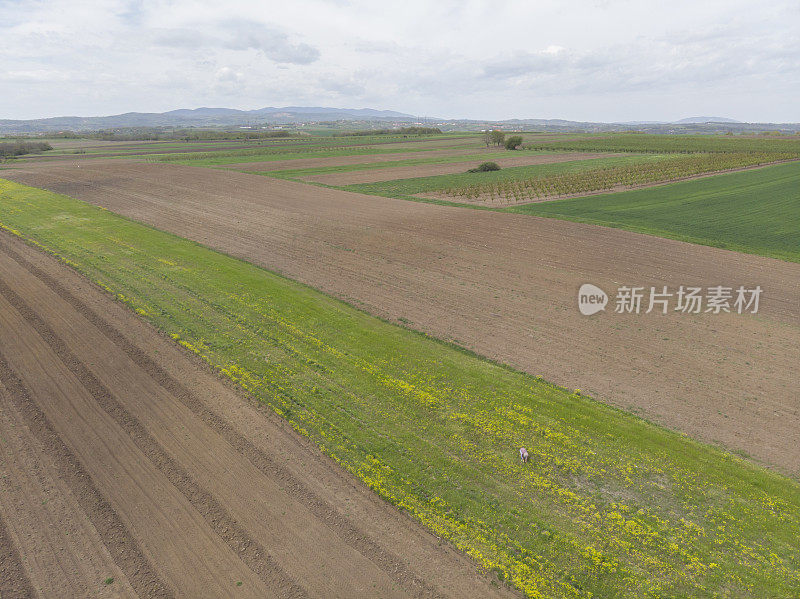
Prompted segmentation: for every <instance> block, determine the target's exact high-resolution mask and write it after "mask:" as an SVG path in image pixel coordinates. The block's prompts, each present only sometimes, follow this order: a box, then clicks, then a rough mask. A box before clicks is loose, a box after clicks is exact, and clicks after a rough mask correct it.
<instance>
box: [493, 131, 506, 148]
mask: <svg viewBox="0 0 800 599" xmlns="http://www.w3.org/2000/svg"><path fill="white" fill-rule="evenodd" d="M489 135H490V137H491V140H492V143H493V144H494V145H496V146H502V145H503V141H505V139H506V134H505V133H503V132H502V131H500V130H498V129H494V130H493V131H492V132H491V133H490V134H489Z"/></svg>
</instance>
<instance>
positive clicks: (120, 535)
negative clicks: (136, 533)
mask: <svg viewBox="0 0 800 599" xmlns="http://www.w3.org/2000/svg"><path fill="white" fill-rule="evenodd" d="M0 284H1V285H2V286H4V287H7V286H5V284H4V283H2V281H0ZM0 383H2V384H3V386H4V387H6V389H8V391H9V396H10V397H11V401H12V403H13V404H14V406H15V407H16V408H17V410H18V411H19V412H20V413H21V414H22V416H23V418H24V420H25V423H26V424H27V426H28V428H29V429H30V430H31V432H32V433H33V434H34V436H35V437H36V438H37V439H38V440H39V442H40V443H42V445H44V446H45V447H46V448H47V452H48V454H49V455H50V456H51V458H52V459H53V460H54V461H56V462H57V463H58V467H59V471H60V472H61V473H62V476H63V477H64V480H65V481H66V483H67V484H68V485H69V487H70V488H71V489H72V491H73V493H74V495H75V497H76V498H77V500H78V502H79V504H80V506H81V508H82V509H83V511H84V512H85V513H86V515H87V516H88V518H89V520H90V521H91V523H92V525H93V526H94V527H95V529H96V530H97V532H98V533H99V534H100V537H101V538H102V539H103V543H104V544H105V546H106V547H107V548H108V550H109V552H110V553H111V555H112V557H113V558H114V561H115V562H116V563H117V565H119V567H120V568H121V569H122V571H123V572H125V576H126V577H127V578H128V580H129V581H130V584H131V586H132V587H133V588H134V590H135V591H136V592H137V593H138V594H139V595H140V596H141V597H148V598H152V599H172V598H173V597H174V594H173V591H172V589H170V588H169V587H168V586H167V585H166V584H165V583H164V582H163V581H162V580H161V579H160V577H159V576H158V574H157V573H156V571H155V569H154V568H153V566H152V565H151V564H150V563H149V561H148V560H147V559H146V558H145V557H144V554H143V553H142V550H141V548H140V547H139V544H138V543H137V542H136V540H135V539H134V538H133V536H132V535H131V534H130V532H129V531H128V529H127V527H126V526H125V525H124V524H123V523H122V521H121V519H120V517H119V516H118V515H117V513H116V512H115V511H114V509H113V508H112V507H111V504H110V503H109V502H108V501H107V500H106V499H105V498H104V497H103V496H102V495H101V494H100V492H99V491H98V490H97V488H95V486H94V485H93V483H92V479H91V477H90V476H89V475H88V473H87V472H86V470H85V469H84V468H83V466H82V465H81V464H80V462H79V461H78V459H77V458H76V457H75V455H74V454H73V453H72V452H71V451H70V449H69V448H68V447H67V446H66V444H65V443H64V442H63V441H62V439H61V438H60V437H59V435H58V433H56V431H55V429H54V428H53V426H52V424H51V423H50V421H49V419H48V418H47V416H46V415H45V414H44V412H42V410H41V409H40V408H39V407H38V405H37V404H36V402H35V401H34V400H33V399H32V398H31V396H30V393H29V392H28V389H27V388H26V386H25V385H24V383H23V382H22V379H21V378H20V377H19V376H18V375H17V374H16V373H15V372H14V371H13V370H12V369H11V366H10V365H9V363H8V361H7V360H6V357H5V356H4V355H3V353H2V351H0Z"/></svg>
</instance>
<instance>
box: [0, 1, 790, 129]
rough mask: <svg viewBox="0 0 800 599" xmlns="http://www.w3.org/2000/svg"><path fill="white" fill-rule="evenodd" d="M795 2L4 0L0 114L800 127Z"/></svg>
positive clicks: (0, 31)
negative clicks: (400, 114) (228, 112)
mask: <svg viewBox="0 0 800 599" xmlns="http://www.w3.org/2000/svg"><path fill="white" fill-rule="evenodd" d="M798 32H800V5H798V4H797V3H796V1H794V0H775V1H771V2H769V3H761V4H759V5H757V6H754V5H753V4H752V3H751V2H749V1H745V0H705V1H702V2H698V1H697V0H674V1H673V2H671V3H655V2H634V1H633V0H602V1H599V0H585V1H578V0H576V1H574V2H571V3H564V2H561V1H559V0H537V2H535V3H533V2H512V1H497V0H495V1H489V0H486V1H482V0H466V1H459V2H456V1H441V2H435V3H432V2H427V1H423V0H404V1H402V2H400V1H394V0H383V1H382V2H374V1H367V0H351V1H349V2H345V1H331V2H326V1H323V0H295V1H293V2H285V3H274V2H269V3H265V2H262V1H260V0H228V1H226V2H218V1H211V0H137V1H127V0H111V1H89V0H69V1H68V0H38V1H30V2H29V1H25V2H9V1H8V0H5V1H3V0H0V36H2V39H3V42H4V43H3V45H4V50H3V60H2V62H0V89H1V90H2V93H0V118H33V117H39V116H53V115H59V114H81V115H95V114H113V113H119V112H126V111H130V110H140V111H161V110H170V109H173V108H180V107H187V108H191V107H196V106H213V105H222V106H229V107H236V108H258V107H262V106H267V105H272V106H275V105H284V104H292V105H299V104H314V105H322V104H327V105H334V106H343V107H344V106H358V107H360V106H367V105H370V106H372V107H375V108H386V109H394V110H401V111H404V112H410V113H414V114H420V115H430V116H432V115H437V116H444V117H472V118H479V117H485V118H511V117H521V118H524V117H549V118H572V119H579V120H636V119H673V118H680V117H683V116H688V115H693V114H712V115H719V116H730V117H733V118H738V119H741V120H762V121H767V120H773V121H790V120H791V121H800V114H798V109H797V106H796V104H797V103H796V101H795V99H796V98H797V97H798V96H799V95H800V62H799V61H798V60H797V56H800V33H798Z"/></svg>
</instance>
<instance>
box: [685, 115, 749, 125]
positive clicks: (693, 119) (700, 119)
mask: <svg viewBox="0 0 800 599" xmlns="http://www.w3.org/2000/svg"><path fill="white" fill-rule="evenodd" d="M675 122H676V123H677V124H678V125H691V124H697V123H741V121H736V120H734V119H728V118H725V117H724V116H690V117H689V118H686V119H681V120H679V121H675Z"/></svg>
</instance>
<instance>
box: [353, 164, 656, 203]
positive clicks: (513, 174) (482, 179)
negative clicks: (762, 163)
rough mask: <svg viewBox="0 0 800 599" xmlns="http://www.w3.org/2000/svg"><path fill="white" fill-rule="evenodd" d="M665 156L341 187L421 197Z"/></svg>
mask: <svg viewBox="0 0 800 599" xmlns="http://www.w3.org/2000/svg"><path fill="white" fill-rule="evenodd" d="M662 158H663V157H661V156H657V155H655V156H654V155H647V156H610V157H608V158H590V159H586V160H573V161H570V162H555V163H551V164H534V165H530V166H515V167H511V168H505V169H501V170H499V171H490V172H486V173H455V174H451V175H436V176H433V177H416V178H413V179H396V180H394V181H380V182H377V183H357V184H354V185H344V186H341V187H339V188H338V189H344V190H346V191H355V192H357V193H366V194H370V195H379V196H385V197H393V198H402V199H410V200H418V199H419V198H415V197H414V195H416V194H420V193H430V192H439V191H443V190H446V189H456V188H461V187H468V186H472V185H492V184H499V183H506V182H513V181H524V180H526V179H530V178H531V177H545V176H549V175H557V174H562V173H574V172H581V171H586V170H589V169H593V168H602V167H612V166H621V165H628V164H643V163H649V162H652V161H657V160H661V159H662ZM452 201H454V202H458V201H459V198H457V197H453V200H452Z"/></svg>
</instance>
